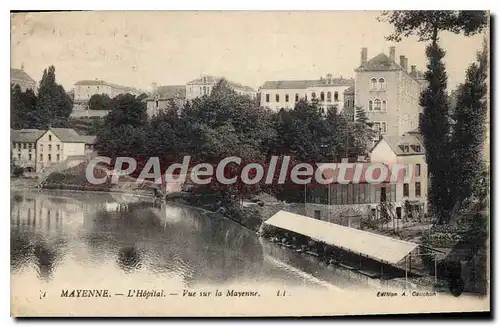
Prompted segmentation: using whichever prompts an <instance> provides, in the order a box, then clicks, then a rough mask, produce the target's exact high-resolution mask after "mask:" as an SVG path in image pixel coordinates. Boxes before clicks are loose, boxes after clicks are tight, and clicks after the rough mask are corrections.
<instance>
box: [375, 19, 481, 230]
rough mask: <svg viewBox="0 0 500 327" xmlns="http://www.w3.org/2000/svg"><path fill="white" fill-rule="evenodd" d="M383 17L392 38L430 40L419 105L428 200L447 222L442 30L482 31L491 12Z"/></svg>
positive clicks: (449, 191)
mask: <svg viewBox="0 0 500 327" xmlns="http://www.w3.org/2000/svg"><path fill="white" fill-rule="evenodd" d="M380 19H381V20H384V21H387V22H389V23H390V24H391V25H392V26H393V27H394V33H393V34H391V35H390V36H388V39H389V40H392V41H400V40H401V39H402V38H403V37H408V36H411V35H416V36H417V37H418V38H419V41H422V42H427V41H431V43H430V44H429V45H428V46H427V48H426V55H427V59H428V64H427V72H426V73H425V79H426V81H427V82H428V87H427V88H426V89H425V90H424V91H423V92H422V94H421V96H420V105H421V106H422V107H423V108H424V114H423V117H422V119H421V132H422V135H423V140H424V146H425V149H426V159H427V163H428V169H429V176H430V189H429V202H430V204H431V206H432V208H433V210H434V211H435V213H436V214H437V216H438V223H445V222H448V221H449V220H450V214H451V209H452V207H453V206H454V202H455V201H454V199H453V197H452V189H451V188H452V186H451V184H452V183H450V182H452V180H451V179H450V177H451V176H450V171H451V167H450V165H451V163H450V162H451V146H450V133H451V131H450V123H449V107H448V105H449V104H448V99H447V94H446V86H447V75H446V70H445V66H444V63H443V57H444V55H445V52H444V51H443V49H441V47H440V46H439V44H438V41H439V33H440V32H443V31H448V32H451V33H455V34H462V33H463V34H464V35H467V36H469V35H473V34H476V33H479V32H481V31H482V30H484V29H485V27H486V26H487V23H488V15H487V12H485V11H424V10H414V11H390V12H384V13H383V14H382V16H381V17H380Z"/></svg>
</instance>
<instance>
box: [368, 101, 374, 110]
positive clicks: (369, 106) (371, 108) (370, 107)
mask: <svg viewBox="0 0 500 327" xmlns="http://www.w3.org/2000/svg"><path fill="white" fill-rule="evenodd" d="M368 110H373V101H372V100H370V101H368Z"/></svg>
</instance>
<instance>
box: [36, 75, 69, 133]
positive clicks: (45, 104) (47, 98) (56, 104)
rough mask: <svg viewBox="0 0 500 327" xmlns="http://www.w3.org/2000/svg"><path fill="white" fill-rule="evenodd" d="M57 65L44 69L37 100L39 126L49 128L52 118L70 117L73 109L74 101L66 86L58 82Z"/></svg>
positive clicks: (37, 123) (37, 125) (37, 124)
mask: <svg viewBox="0 0 500 327" xmlns="http://www.w3.org/2000/svg"><path fill="white" fill-rule="evenodd" d="M55 71H56V69H55V67H54V66H50V67H49V68H48V69H45V70H44V71H43V76H42V80H41V81H40V87H39V88H38V101H37V106H36V107H37V109H36V110H37V115H36V116H37V118H38V119H37V121H36V122H35V124H36V127H37V128H48V127H49V125H50V124H51V122H52V120H54V119H57V118H68V117H69V115H70V114H71V111H72V110H73V102H72V100H71V98H70V96H69V95H68V94H67V93H66V91H65V90H64V88H63V87H62V86H61V85H59V84H57V83H56V75H55Z"/></svg>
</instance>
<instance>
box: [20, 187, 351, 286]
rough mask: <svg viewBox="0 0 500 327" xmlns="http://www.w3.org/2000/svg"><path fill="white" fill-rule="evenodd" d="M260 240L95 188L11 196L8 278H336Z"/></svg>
mask: <svg viewBox="0 0 500 327" xmlns="http://www.w3.org/2000/svg"><path fill="white" fill-rule="evenodd" d="M261 242H262V240H259V238H258V237H257V236H256V235H255V234H254V233H253V232H251V231H249V230H247V229H244V228H242V227H241V226H240V225H239V224H237V223H235V222H233V221H230V220H228V219H225V218H222V217H219V216H216V215H214V214H210V213H206V212H203V211H200V210H196V209H193V208H189V207H181V206H175V205H167V204H161V205H154V204H153V203H149V202H145V201H144V200H141V199H139V198H131V197H130V196H129V197H124V196H114V195H110V194H97V193H88V194H87V193H78V194H74V193H72V192H24V193H22V192H12V194H11V267H12V269H11V272H12V278H14V279H15V278H28V279H31V280H30V282H33V283H40V282H46V283H55V284H59V283H69V284H72V283H74V282H73V280H74V278H76V277H75V276H76V275H78V276H79V277H78V278H80V282H82V281H85V282H88V283H90V284H92V285H94V284H96V283H107V282H108V281H109V282H113V281H115V280H120V279H121V278H126V279H127V282H128V283H129V284H131V285H133V284H134V282H135V281H140V280H147V281H148V283H151V284H152V285H156V284H157V285H163V284H164V283H165V282H167V281H169V282H170V283H172V281H173V283H176V285H178V286H179V287H191V286H196V285H200V284H204V285H223V284H231V283H235V282H237V283H244V284H251V285H256V284H259V285H260V284H265V283H273V285H275V284H280V285H300V286H314V287H323V286H322V285H321V283H318V282H317V280H316V279H315V278H312V275H321V274H322V275H325V276H326V275H328V276H330V277H328V278H333V279H334V280H333V282H334V283H339V281H341V280H340V279H338V278H337V277H338V274H335V273H333V272H332V270H331V269H329V270H328V271H326V270H325V269H322V268H320V267H319V266H318V265H317V264H315V263H314V262H309V261H307V260H302V259H301V260H289V259H288V258H287V256H288V255H289V254H287V253H285V254H283V253H281V252H280V253H278V254H277V253H273V251H274V250H273V247H274V246H275V245H272V244H267V243H264V245H263V244H262V243H261ZM294 255H295V254H294ZM289 263H293V264H295V265H296V267H291V266H290V265H289ZM302 266H303V267H302ZM297 267H298V268H299V269H297ZM336 275H337V277H335V276H336ZM33 276H35V277H33ZM331 276H334V277H331ZM33 278H36V279H35V280H33ZM335 278H337V279H335ZM342 278H343V277H342ZM348 278H350V277H348ZM23 280H25V279H23Z"/></svg>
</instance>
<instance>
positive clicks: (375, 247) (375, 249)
mask: <svg viewBox="0 0 500 327" xmlns="http://www.w3.org/2000/svg"><path fill="white" fill-rule="evenodd" d="M264 223H265V224H267V225H271V226H275V227H278V228H282V229H286V230H289V231H292V232H295V233H298V234H302V235H305V236H308V237H310V238H312V239H315V240H317V241H320V242H324V243H326V244H329V245H333V246H335V247H339V248H342V249H345V250H347V251H350V252H353V253H356V254H359V255H361V256H364V257H367V258H371V259H374V260H377V261H380V262H385V263H389V264H393V265H395V264H398V263H399V262H400V261H401V260H403V259H404V258H405V257H406V256H407V255H408V254H409V253H410V252H411V251H413V250H414V249H415V248H417V247H418V246H419V245H418V244H416V243H412V242H407V241H403V240H398V239H395V238H392V237H388V236H383V235H379V234H374V233H370V232H366V231H362V230H359V229H355V228H350V227H345V226H341V225H337V224H332V223H329V222H326V221H322V220H317V219H313V218H309V217H306V216H302V215H298V214H294V213H291V212H286V211H279V212H277V213H276V214H275V215H273V216H272V217H271V218H269V219H268V220H266V221H265V222H264Z"/></svg>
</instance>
